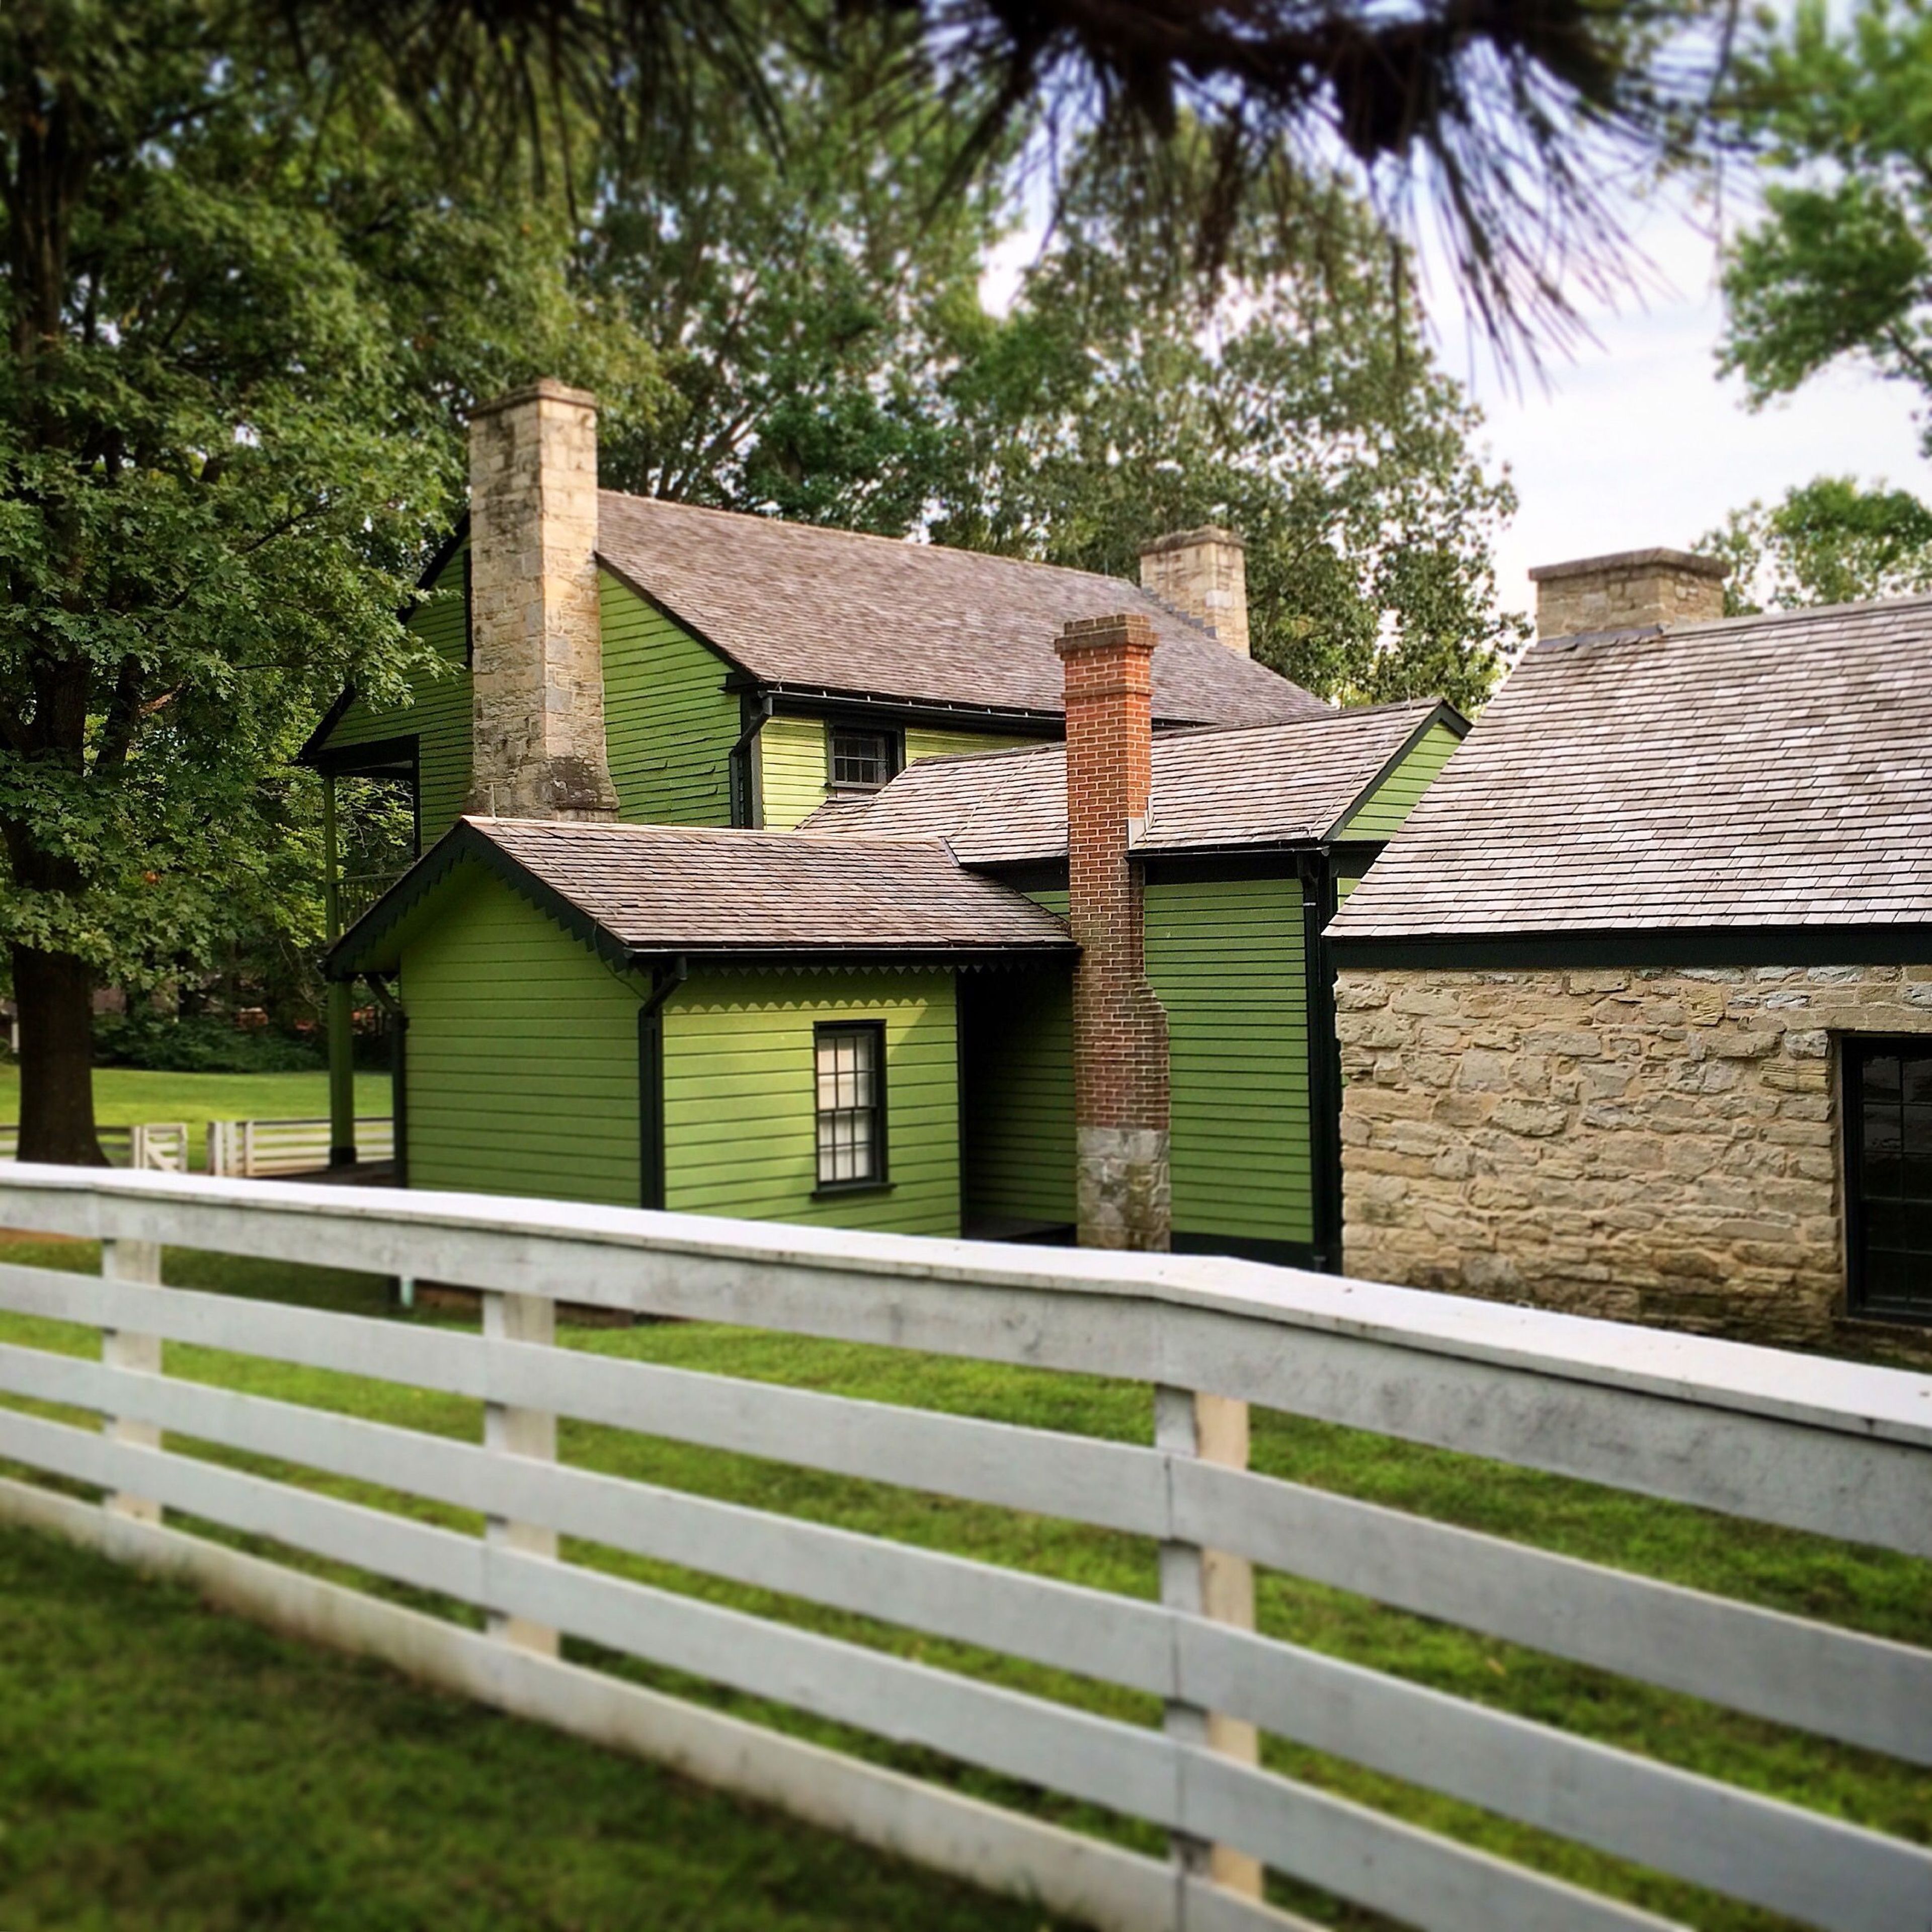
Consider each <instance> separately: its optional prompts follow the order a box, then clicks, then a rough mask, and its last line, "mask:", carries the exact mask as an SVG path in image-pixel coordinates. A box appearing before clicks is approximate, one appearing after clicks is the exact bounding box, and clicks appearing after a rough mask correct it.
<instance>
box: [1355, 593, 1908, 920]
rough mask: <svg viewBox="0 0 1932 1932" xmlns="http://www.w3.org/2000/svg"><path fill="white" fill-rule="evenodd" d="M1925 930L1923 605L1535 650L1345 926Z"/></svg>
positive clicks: (1850, 608)
mask: <svg viewBox="0 0 1932 1932" xmlns="http://www.w3.org/2000/svg"><path fill="white" fill-rule="evenodd" d="M1927 923H1932V598H1923V597H1921V598H1900V599H1897V600H1895V601H1888V602H1885V603H1878V604H1843V605H1839V606H1838V607H1833V608H1829V609H1824V610H1805V611H1795V612H1790V613H1779V614H1776V615H1773V616H1760V617H1748V618H1736V619H1730V620H1729V621H1728V622H1722V623H1715V624H1709V625H1699V626H1697V627H1695V628H1686V629H1682V630H1671V631H1661V630H1658V629H1656V628H1651V629H1647V630H1643V631H1623V632H1616V633H1604V634H1597V635H1593V636H1586V637H1572V638H1553V639H1550V640H1547V641H1545V642H1543V643H1538V644H1536V645H1534V646H1532V648H1531V649H1529V651H1528V652H1526V654H1525V655H1524V657H1523V661H1522V662H1521V663H1520V664H1519V665H1518V666H1517V669H1516V670H1515V671H1514V673H1512V674H1511V676H1510V678H1509V679H1508V682H1506V683H1505V685H1504V686H1503V688H1502V691H1501V692H1500V694H1499V695H1498V696H1497V697H1496V699H1495V700H1493V702H1492V703H1490V706H1489V708H1488V709H1487V710H1486V711H1485V712H1484V714H1483V716H1482V718H1481V721H1480V722H1479V723H1478V724H1477V726H1476V727H1475V730H1474V731H1473V732H1472V733H1471V734H1470V736H1469V742H1467V743H1466V745H1464V746H1463V748H1462V750H1461V751H1460V752H1458V753H1457V755H1456V757H1454V758H1453V759H1452V760H1451V761H1450V763H1449V765H1448V768H1447V769H1445V772H1443V774H1442V776H1441V777H1440V778H1438V779H1437V780H1436V783H1435V784H1433V786H1432V787H1430V790H1429V791H1428V792H1427V793H1426V794H1425V796H1424V798H1423V799H1422V802H1421V804H1419V805H1418V806H1417V807H1416V809H1415V812H1414V813H1413V814H1412V815H1411V817H1410V818H1409V821H1408V823H1406V825H1405V826H1404V827H1403V829H1402V831H1401V832H1400V833H1399V834H1398V835H1397V837H1396V838H1395V839H1394V841H1392V842H1391V844H1390V846H1389V847H1388V850H1387V851H1386V852H1385V853H1384V854H1383V856H1382V858H1381V859H1380V860H1379V861H1378V862H1377V864H1376V868H1375V870H1374V871H1373V874H1371V875H1370V877H1369V879H1368V880H1367V883H1365V884H1364V886H1362V887H1361V889H1359V890H1358V892H1355V895H1353V896H1352V898H1350V899H1349V902H1348V904H1347V905H1346V907H1344V909H1343V911H1342V913H1341V914H1340V916H1339V918H1338V919H1337V920H1336V921H1335V922H1334V925H1333V926H1332V927H1331V929H1330V930H1331V936H1332V937H1333V938H1334V940H1335V941H1336V942H1337V944H1338V945H1339V946H1340V947H1343V948H1345V949H1346V947H1349V946H1351V945H1361V944H1365V943H1367V942H1371V941H1385V942H1391V941H1418V940H1421V941H1444V942H1448V941H1457V940H1463V941H1468V940H1473V939H1479V938H1493V936H1495V935H1574V934H1585V933H1590V934H1603V933H1617V932H1621V933H1637V932H1652V933H1656V932H1691V931H1694V930H1697V931H1702V930H1707V929H1730V930H1732V931H1737V930H1739V929H1757V928H1767V927H1784V928H1799V929H1803V928H1817V927H1843V926H1862V927H1868V928H1893V929H1896V928H1899V927H1901V926H1904V927H1910V926H1918V925H1924V924H1927ZM1356 957H1358V958H1360V957H1361V955H1360V954H1358V955H1356Z"/></svg>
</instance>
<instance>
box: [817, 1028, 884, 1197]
mask: <svg viewBox="0 0 1932 1932" xmlns="http://www.w3.org/2000/svg"><path fill="white" fill-rule="evenodd" d="M813 1043H814V1049H815V1051H816V1058H817V1077H818V1100H817V1115H818V1184H819V1186H820V1187H865V1186H867V1185H868V1184H871V1185H876V1184H877V1183H879V1182H880V1181H883V1180H884V1179H885V1178H886V1065H885V1062H886V1054H885V1046H886V1042H885V1028H884V1027H883V1025H880V1022H878V1021H877V1020H859V1021H848V1022H841V1023H839V1024H838V1025H829V1026H819V1027H816V1028H814V1029H813Z"/></svg>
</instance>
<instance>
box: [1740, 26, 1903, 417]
mask: <svg viewBox="0 0 1932 1932" xmlns="http://www.w3.org/2000/svg"><path fill="white" fill-rule="evenodd" d="M1730 105H1731V113H1732V115H1733V118H1734V120H1735V122H1736V126H1737V127H1738V129H1739V131H1740V133H1742V136H1743V137H1744V138H1745V139H1746V140H1747V141H1748V142H1749V143H1750V144H1751V146H1752V147H1753V148H1754V151H1756V152H1757V154H1758V155H1759V157H1760V159H1761V160H1762V162H1763V164H1764V166H1765V167H1766V170H1767V172H1768V175H1769V180H1768V182H1767V184H1766V188H1765V195H1764V199H1765V208H1766V213H1765V215H1764V217H1763V220H1761V221H1760V222H1758V223H1757V224H1756V225H1755V226H1753V227H1752V228H1751V229H1748V230H1747V231H1746V232H1745V233H1744V234H1742V236H1740V237H1739V239H1738V241H1737V242H1736V244H1735V245H1733V249H1732V251H1731V257H1730V264H1729V266H1728V268H1727V271H1726V274H1725V278H1724V293H1725V298H1726V302H1727V310H1728V316H1727V334H1726V338H1725V342H1724V351H1723V358H1722V360H1723V365H1724V368H1726V369H1727V371H1736V372H1738V373H1739V374H1742V376H1743V377H1744V379H1745V386H1746V389H1747V390H1748V393H1749V395H1750V397H1751V400H1752V401H1753V402H1754V404H1763V403H1765V402H1767V401H1770V400H1771V399H1772V398H1775V397H1778V396H1781V395H1789V394H1790V392H1793V390H1795V389H1799V388H1800V387H1801V386H1802V385H1803V384H1804V383H1807V382H1808V381H1809V380H1811V377H1814V376H1815V375H1817V374H1819V373H1820V371H1823V370H1824V369H1826V368H1830V367H1832V366H1833V365H1835V364H1838V363H1841V362H1855V363H1862V364H1863V365H1865V366H1866V367H1867V368H1870V369H1873V370H1874V371H1876V372H1877V373H1878V374H1879V375H1880V376H1882V377H1885V378H1886V379H1887V380H1891V381H1894V382H1900V383H1906V384H1907V385H1909V386H1911V387H1912V388H1913V389H1915V390H1916V391H1917V392H1918V395H1919V398H1920V401H1921V406H1922V405H1923V404H1926V403H1928V402H1932V10H1928V9H1927V7H1926V6H1925V5H1924V4H1923V0H1903V4H1894V0H1859V4H1858V5H1856V6H1855V7H1854V8H1853V9H1852V12H1851V13H1850V14H1849V17H1841V16H1835V14H1834V13H1832V11H1831V10H1829V9H1828V8H1827V7H1826V6H1825V5H1824V4H1823V0H1802V5H1800V6H1799V8H1798V9H1797V10H1796V13H1794V14H1793V15H1792V16H1790V17H1789V19H1788V20H1785V21H1784V22H1783V23H1778V22H1777V21H1775V20H1774V21H1773V22H1772V24H1770V25H1769V26H1766V27H1765V28H1763V29H1762V30H1761V31H1760V37H1759V40H1758V41H1757V44H1756V45H1755V46H1754V47H1753V49H1751V52H1750V53H1749V55H1748V58H1745V60H1744V61H1743V62H1741V63H1740V65H1739V71H1738V74H1737V76H1736V80H1735V82H1734V83H1733V87H1732V90H1731V94H1730ZM1926 446H1927V449H1932V422H1928V424H1927V430H1926Z"/></svg>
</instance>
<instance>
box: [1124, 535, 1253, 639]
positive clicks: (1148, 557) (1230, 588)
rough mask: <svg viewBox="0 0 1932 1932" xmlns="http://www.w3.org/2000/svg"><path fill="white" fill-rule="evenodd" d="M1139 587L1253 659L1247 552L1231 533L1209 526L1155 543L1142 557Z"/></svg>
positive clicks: (1163, 538)
mask: <svg viewBox="0 0 1932 1932" xmlns="http://www.w3.org/2000/svg"><path fill="white" fill-rule="evenodd" d="M1141 588H1142V589H1143V590H1147V591H1150V592H1152V593H1153V595H1155V596H1156V597H1158V598H1160V601H1162V602H1163V604H1166V605H1168V606H1169V608H1171V609H1172V610H1180V611H1183V612H1184V613H1186V614H1187V616H1190V617H1192V618H1193V619H1195V621H1196V622H1197V623H1202V624H1205V625H1207V626H1208V628H1209V629H1210V630H1211V631H1213V632H1214V635H1215V637H1216V638H1217V640H1219V641H1220V643H1224V644H1226V646H1228V648H1229V649H1230V650H1232V651H1238V652H1241V655H1242V656H1243V657H1247V656H1249V655H1251V651H1250V645H1249V640H1248V561H1247V547H1246V546H1245V545H1244V544H1243V543H1242V541H1241V538H1239V537H1238V536H1237V535H1235V533H1234V532H1233V531H1232V530H1224V529H1222V528H1220V526H1219V525H1218V524H1215V523H1208V524H1204V525H1203V526H1202V528H1200V529H1198V530H1176V531H1175V532H1174V533H1173V535H1171V536H1164V537H1161V538H1157V540H1156V541H1154V542H1153V543H1151V544H1148V547H1147V548H1146V549H1145V550H1142V552H1141Z"/></svg>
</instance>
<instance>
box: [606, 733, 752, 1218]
mask: <svg viewBox="0 0 1932 1932" xmlns="http://www.w3.org/2000/svg"><path fill="white" fill-rule="evenodd" d="M766 715H767V716H769V715H770V714H769V712H767V713H766ZM690 977H691V966H690V962H688V960H687V959H685V956H684V955H683V954H682V953H679V954H677V955H676V957H675V958H673V959H672V960H671V961H670V963H669V964H668V965H661V966H658V967H655V968H653V969H652V975H651V990H650V992H649V994H648V995H646V998H645V999H644V1001H643V1004H642V1005H640V1007H638V1009H637V1205H639V1206H640V1208H662V1207H663V1205H664V1003H665V1001H667V1000H668V999H669V998H670V996H671V995H672V994H673V993H674V992H676V991H677V989H679V987H680V986H682V985H683V984H684V983H685V980H688V979H689V978H690Z"/></svg>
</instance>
